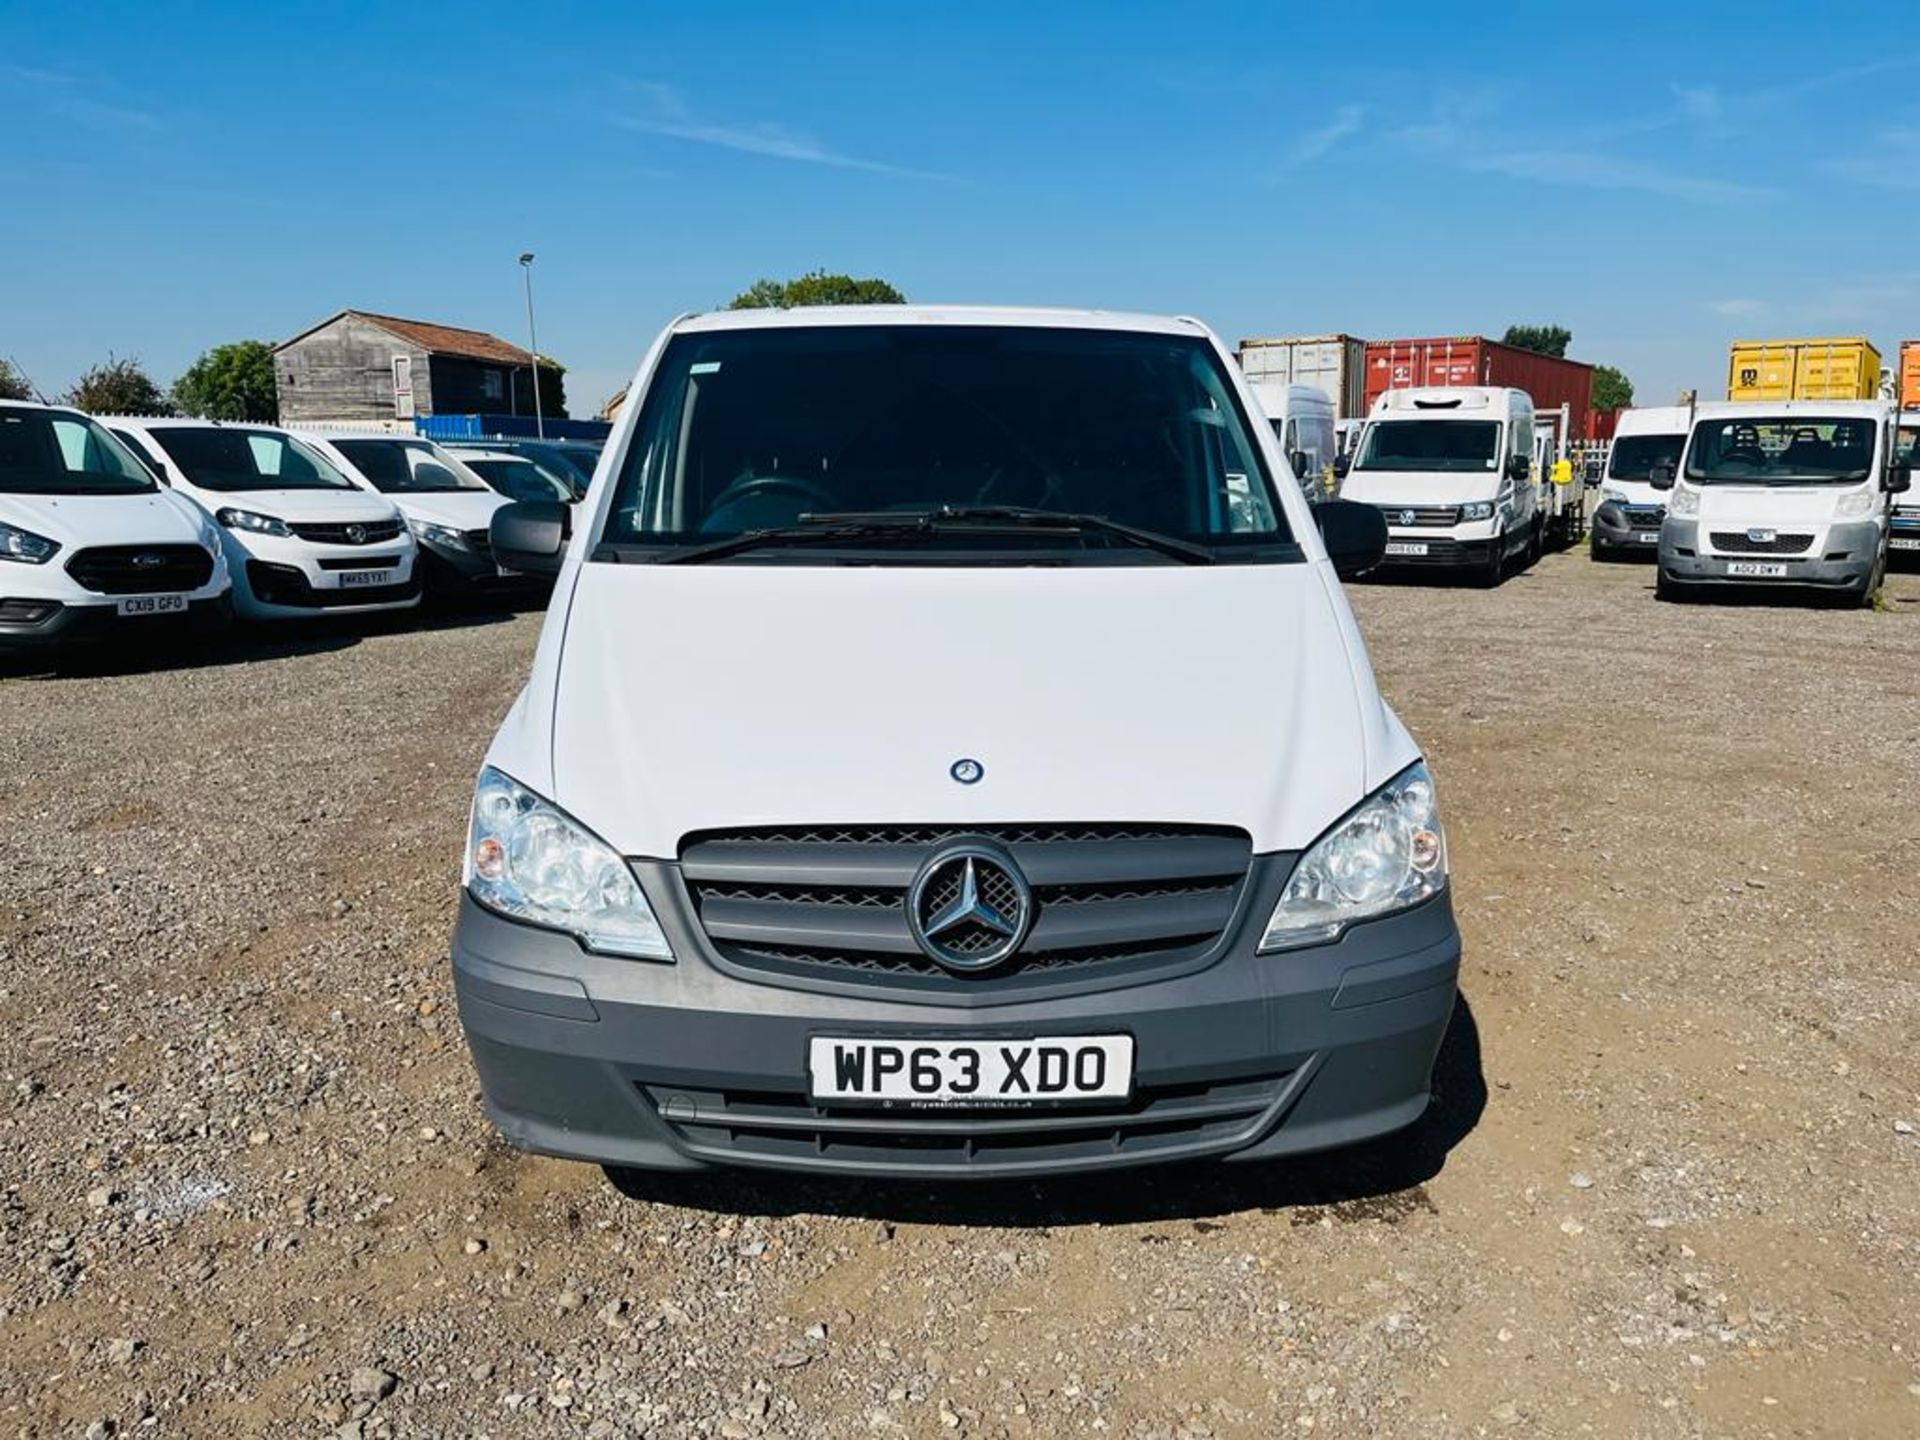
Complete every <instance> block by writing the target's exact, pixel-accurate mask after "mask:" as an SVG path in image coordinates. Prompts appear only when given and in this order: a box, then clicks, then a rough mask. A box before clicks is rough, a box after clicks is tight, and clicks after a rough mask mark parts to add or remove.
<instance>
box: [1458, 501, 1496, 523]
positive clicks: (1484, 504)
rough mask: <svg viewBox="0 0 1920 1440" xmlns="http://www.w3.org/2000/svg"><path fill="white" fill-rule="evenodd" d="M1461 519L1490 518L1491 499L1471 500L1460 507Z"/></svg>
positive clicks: (1491, 513) (1491, 514)
mask: <svg viewBox="0 0 1920 1440" xmlns="http://www.w3.org/2000/svg"><path fill="white" fill-rule="evenodd" d="M1460 518H1461V519H1462V520H1491V519H1492V518H1493V502H1492V501H1491V500H1471V501H1468V502H1467V503H1466V504H1465V505H1462V506H1461V507H1460Z"/></svg>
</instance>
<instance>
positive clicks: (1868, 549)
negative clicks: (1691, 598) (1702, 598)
mask: <svg viewBox="0 0 1920 1440" xmlns="http://www.w3.org/2000/svg"><path fill="white" fill-rule="evenodd" d="M1711 523H1715V524H1718V523H1719V522H1711ZM1727 528H1730V527H1727ZM1824 530H1825V534H1824V536H1823V535H1821V534H1820V533H1819V527H1816V533H1815V535H1814V543H1813V545H1812V547H1811V548H1809V549H1808V550H1806V551H1805V552H1803V553H1801V554H1798V555H1774V554H1766V553H1761V552H1754V553H1738V554H1730V553H1725V552H1715V553H1710V554H1702V553H1701V548H1700V547H1701V537H1700V531H1701V522H1700V521H1698V520H1671V519H1670V520H1668V521H1667V523H1666V525H1665V526H1664V527H1663V528H1662V529H1661V531H1660V573H1661V575H1662V576H1663V577H1664V578H1665V579H1667V580H1668V581H1671V582H1673V583H1676V584H1682V585H1809V586H1815V587H1818V588H1821V589H1829V590H1837V589H1848V588H1858V587H1860V586H1862V585H1865V584H1866V583H1868V579H1869V577H1870V576H1871V575H1872V574H1873V571H1874V568H1875V566H1876V565H1877V564H1878V563H1879V560H1880V545H1881V536H1880V526H1879V524H1878V523H1877V522H1875V521H1873V520H1854V521H1846V522H1843V523H1839V524H1833V525H1827V526H1825V527H1824ZM1756 563H1757V564H1761V565H1782V566H1784V567H1785V573H1784V574H1781V575H1755V574H1753V573H1751V572H1745V573H1735V571H1734V569H1733V567H1734V566H1736V565H1738V566H1746V565H1752V564H1756Z"/></svg>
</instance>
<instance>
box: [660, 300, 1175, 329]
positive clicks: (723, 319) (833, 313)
mask: <svg viewBox="0 0 1920 1440" xmlns="http://www.w3.org/2000/svg"><path fill="white" fill-rule="evenodd" d="M821 325H928V326H935V325H1001V326H1018V327H1023V328H1030V329H1036V330H1125V331H1132V332H1134V333H1136V334H1143V335H1211V334H1212V333H1213V332H1212V331H1210V330H1209V329H1208V328H1207V327H1206V326H1205V325H1203V324H1201V323H1200V321H1198V320H1195V319H1192V318H1190V317H1187V316H1170V315H1136V314H1129V313H1126V312H1124V311H1118V310H1064V309H1027V308H1023V307H1020V306H1010V305H808V306H802V307H800V308H798V309H794V310H713V311H709V312H707V313H705V314H702V315H689V316H686V317H685V318H683V319H681V320H678V321H676V322H675V323H674V326H673V329H674V331H675V332H676V333H679V334H706V333H710V332H713V331H717V330H785V329H806V328H810V327H814V326H821Z"/></svg>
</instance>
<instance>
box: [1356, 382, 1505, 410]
mask: <svg viewBox="0 0 1920 1440" xmlns="http://www.w3.org/2000/svg"><path fill="white" fill-rule="evenodd" d="M1515 396H1518V397H1519V398H1520V399H1522V400H1524V401H1526V402H1527V408H1528V409H1529V410H1531V409H1532V408H1533V398H1532V397H1531V396H1530V395H1528V394H1527V392H1526V391H1524V390H1515V389H1513V388H1511V387H1510V386H1504V385H1411V386H1407V387H1405V388H1403V389H1399V390H1387V391H1383V392H1382V393H1381V395H1380V398H1379V399H1377V400H1375V401H1374V402H1373V414H1374V415H1376V416H1379V415H1394V414H1400V415H1419V414H1431V415H1433V416H1435V417H1442V416H1447V415H1456V416H1462V417H1464V416H1467V415H1487V414H1498V415H1500V416H1501V417H1503V418H1504V417H1505V415H1506V413H1507V410H1508V407H1509V406H1510V405H1511V403H1512V401H1513V398H1514V397H1515Z"/></svg>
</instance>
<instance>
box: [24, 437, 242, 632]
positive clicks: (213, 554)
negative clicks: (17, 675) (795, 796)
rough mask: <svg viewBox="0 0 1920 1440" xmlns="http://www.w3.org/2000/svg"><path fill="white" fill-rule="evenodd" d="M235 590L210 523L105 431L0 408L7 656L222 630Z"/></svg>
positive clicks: (217, 535) (229, 613)
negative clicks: (181, 631) (189, 629)
mask: <svg viewBox="0 0 1920 1440" xmlns="http://www.w3.org/2000/svg"><path fill="white" fill-rule="evenodd" d="M229 588H230V582H229V581H228V578H227V563H226V560H225V558H224V556H223V555H222V554H221V548H220V537H219V534H218V532H217V531H216V530H215V529H214V527H213V525H212V523H211V522H210V521H208V519H207V518H206V516H204V515H203V514H201V513H200V511H199V510H198V509H196V508H195V507H194V506H192V505H190V504H188V503H187V502H186V501H184V500H181V499H178V498H177V497H175V496H173V495H170V494H168V493H167V492H166V491H165V490H163V489H161V487H160V486H158V485H156V484H155V483H154V480H153V476H152V475H151V474H149V473H148V471H147V469H146V467H145V466H143V465H141V463H140V462H139V461H138V460H137V459H135V458H134V456H133V455H132V454H131V453H130V452H129V451H128V450H127V448H126V447H125V446H124V445H122V444H121V443H120V441H118V440H117V439H115V438H114V437H113V436H112V435H110V434H108V433H107V431H106V429H105V428H104V427H103V426H101V425H99V424H97V423H96V422H94V421H93V420H91V419H89V418H88V417H87V416H85V415H83V414H81V413H80V412H79V411H78V410H67V409H62V408H59V407H56V406H48V405H30V404H27V403H25V402H12V401H0V650H6V649H26V648H29V647H37V646H46V645H63V644H67V643H70V642H72V641H75V640H80V639H103V638H108V637H114V638H120V637H124V638H129V639H131V638H135V637H140V636H147V635H151V634H153V633H155V632H156V631H158V630H161V629H164V628H167V627H168V626H169V625H179V624H187V625H190V626H194V627H196V628H199V627H207V626H217V625H219V624H221V623H222V622H224V621H225V620H227V619H229V618H230V616H231V604H230V601H229V598H228V590H229Z"/></svg>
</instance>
